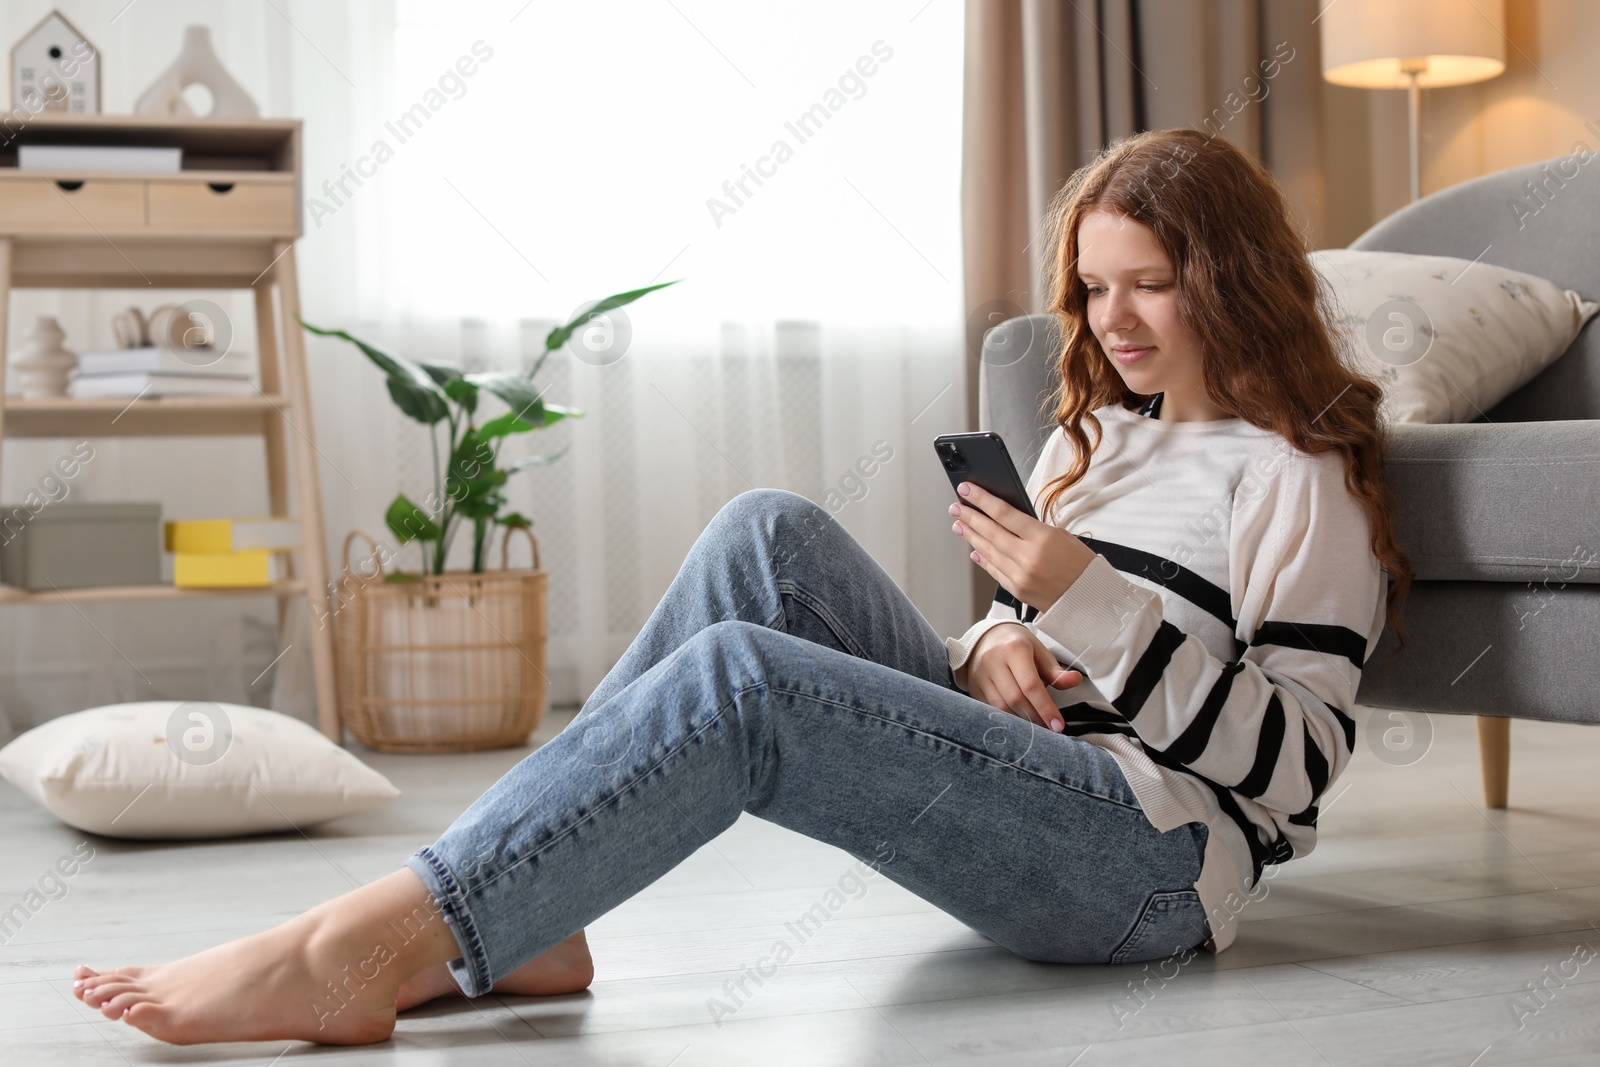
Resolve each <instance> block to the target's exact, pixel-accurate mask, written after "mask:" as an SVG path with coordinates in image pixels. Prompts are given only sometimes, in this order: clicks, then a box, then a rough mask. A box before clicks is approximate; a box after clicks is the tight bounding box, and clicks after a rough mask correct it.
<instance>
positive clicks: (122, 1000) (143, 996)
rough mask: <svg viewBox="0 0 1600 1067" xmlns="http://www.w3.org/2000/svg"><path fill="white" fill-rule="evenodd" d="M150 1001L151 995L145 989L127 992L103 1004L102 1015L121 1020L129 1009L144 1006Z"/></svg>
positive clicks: (101, 1007)
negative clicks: (137, 1005)
mask: <svg viewBox="0 0 1600 1067" xmlns="http://www.w3.org/2000/svg"><path fill="white" fill-rule="evenodd" d="M150 999H151V996H150V994H149V993H147V992H145V991H144V990H143V989H129V990H125V991H123V992H121V993H118V994H117V995H116V996H114V997H111V998H109V999H108V1000H106V1001H105V1003H103V1004H101V1005H100V1014H101V1015H104V1016H105V1017H106V1018H107V1019H120V1018H122V1017H123V1016H124V1015H125V1014H127V1011H128V1009H129V1008H131V1007H133V1006H134V1005H135V1004H143V1003H144V1002H146V1001H148V1000H150Z"/></svg>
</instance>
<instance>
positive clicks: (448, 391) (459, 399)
mask: <svg viewBox="0 0 1600 1067" xmlns="http://www.w3.org/2000/svg"><path fill="white" fill-rule="evenodd" d="M444 395H445V396H447V397H449V398H450V399H451V400H454V401H455V402H456V403H457V404H460V405H461V409H462V410H463V411H465V412H466V413H467V414H468V415H471V414H472V413H473V412H475V411H477V410H478V387H477V386H476V385H473V384H472V383H471V382H469V381H467V380H466V378H464V377H463V378H451V379H450V380H449V381H448V382H446V383H445V385H444Z"/></svg>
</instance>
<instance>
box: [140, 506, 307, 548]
mask: <svg viewBox="0 0 1600 1067" xmlns="http://www.w3.org/2000/svg"><path fill="white" fill-rule="evenodd" d="M165 536H166V548H167V551H168V552H185V553H196V552H213V553H215V552H245V551H250V550H257V549H266V550H269V551H272V550H276V551H280V552H281V551H287V550H289V549H295V548H299V547H300V520H299V519H289V518H282V517H279V516H272V515H268V516H263V517H260V518H254V517H252V518H244V519H174V520H172V521H170V522H167V523H166V524H165Z"/></svg>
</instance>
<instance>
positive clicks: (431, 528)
mask: <svg viewBox="0 0 1600 1067" xmlns="http://www.w3.org/2000/svg"><path fill="white" fill-rule="evenodd" d="M383 521H384V522H385V523H387V524H388V526H389V529H390V531H391V532H393V534H394V535H395V536H396V537H398V538H399V539H400V540H401V541H403V542H404V541H437V540H439V537H440V536H441V531H440V530H439V526H438V524H437V523H435V522H434V521H433V520H432V519H430V518H428V513H427V512H425V511H423V510H422V509H421V508H419V507H417V505H415V504H413V503H412V502H411V501H410V500H408V499H407V498H406V495H405V494H404V493H400V494H398V495H397V496H395V498H394V500H393V501H392V502H391V503H390V504H389V510H388V511H386V512H384V515H383Z"/></svg>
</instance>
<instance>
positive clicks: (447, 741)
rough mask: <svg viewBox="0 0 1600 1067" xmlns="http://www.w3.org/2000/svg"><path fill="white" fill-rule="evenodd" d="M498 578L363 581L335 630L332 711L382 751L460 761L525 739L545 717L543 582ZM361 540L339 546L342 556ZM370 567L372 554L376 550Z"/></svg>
mask: <svg viewBox="0 0 1600 1067" xmlns="http://www.w3.org/2000/svg"><path fill="white" fill-rule="evenodd" d="M524 532H526V533H527V535H528V540H529V543H530V544H531V545H532V548H533V569H532V570H511V569H510V568H509V567H508V566H507V563H508V555H509V548H510V544H509V542H510V536H509V531H508V535H507V537H506V539H505V542H504V543H502V545H501V552H500V567H501V569H500V570H498V571H485V572H484V573H482V574H473V573H472V572H470V571H447V572H445V573H444V574H441V575H437V576H431V577H422V578H416V579H414V580H410V581H404V582H385V581H381V580H371V581H366V582H362V583H357V584H356V586H355V588H353V589H352V590H351V591H350V595H349V598H348V600H347V602H346V603H345V604H344V605H343V606H342V607H341V609H340V610H339V612H338V614H337V615H336V616H335V620H336V634H335V636H336V642H335V644H336V646H337V661H338V668H339V712H340V716H341V717H342V718H343V720H344V724H345V725H346V726H347V727H349V728H350V732H351V733H353V734H355V735H356V737H357V738H359V739H360V740H361V743H362V744H364V745H366V746H368V747H369V748H374V749H377V750H378V751H380V752H467V751H472V750H475V749H484V748H506V747H509V746H512V745H520V744H522V743H524V742H525V741H527V739H528V735H529V734H531V733H532V732H533V730H534V728H535V727H537V726H538V725H539V721H540V719H542V718H543V716H544V709H545V702H546V699H547V696H548V693H547V685H546V678H545V633H546V631H545V611H546V587H547V583H548V577H549V576H548V574H547V573H546V572H545V571H544V570H542V569H540V567H539V543H538V541H537V539H535V538H534V536H533V531H531V530H527V529H526V528H524ZM357 538H361V539H365V540H366V541H367V542H368V543H369V544H371V543H373V542H372V539H371V538H370V537H367V535H366V534H363V533H359V532H356V533H352V534H351V535H350V536H349V537H347V538H346V539H345V544H344V556H345V567H346V572H347V573H349V562H350V546H351V544H352V543H353V542H354V541H355V540H356V539H357ZM372 558H373V559H374V560H376V558H377V549H376V545H375V544H373V555H372Z"/></svg>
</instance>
